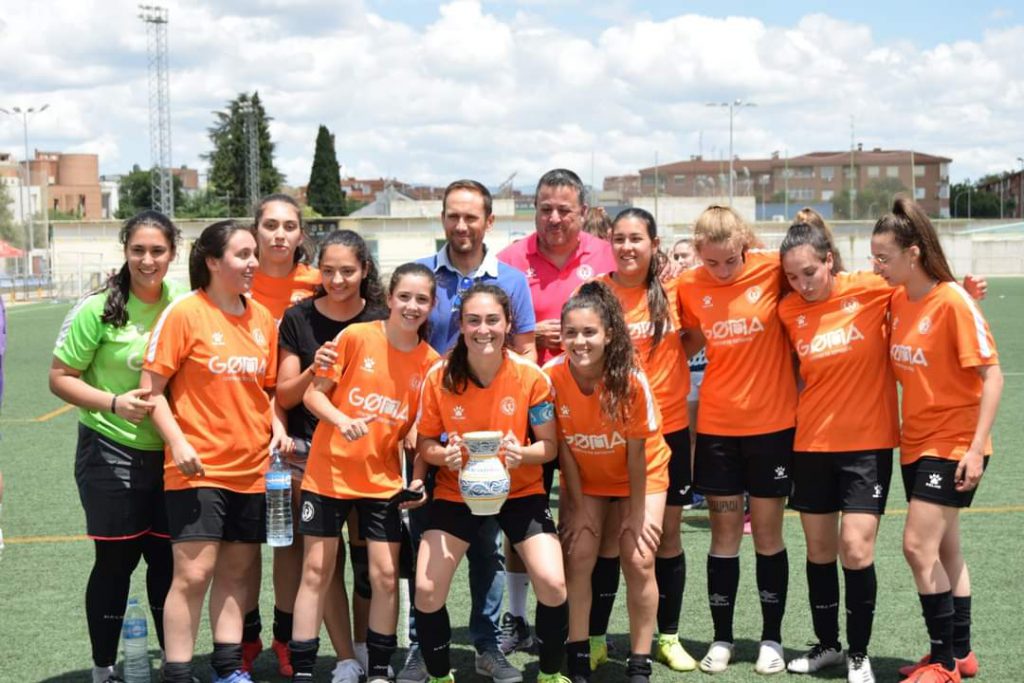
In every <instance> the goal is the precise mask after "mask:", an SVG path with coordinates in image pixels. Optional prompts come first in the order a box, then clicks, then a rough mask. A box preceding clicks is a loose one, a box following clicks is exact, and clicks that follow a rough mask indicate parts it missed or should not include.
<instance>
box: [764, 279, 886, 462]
mask: <svg viewBox="0 0 1024 683" xmlns="http://www.w3.org/2000/svg"><path fill="white" fill-rule="evenodd" d="M892 292H893V289H892V287H890V286H889V285H887V284H886V283H885V280H883V279H882V278H881V277H879V276H878V275H875V274H874V273H870V272H857V273H839V274H838V275H836V276H835V279H834V281H833V286H832V293H831V294H830V295H829V297H828V299H826V300H824V301H815V302H807V301H804V299H803V297H801V296H800V295H799V294H797V293H796V292H790V293H789V294H788V295H787V296H786V297H785V298H783V300H782V302H781V303H780V304H779V318H780V319H781V320H782V324H783V326H784V327H785V328H786V332H787V333H788V334H789V341H790V343H791V344H792V346H793V348H794V349H795V350H796V353H797V357H798V359H799V361H800V377H801V379H803V382H804V387H803V389H802V390H801V391H800V395H799V397H798V399H797V408H796V441H795V444H794V447H795V449H796V450H798V451H829V452H839V451H867V450H875V449H882V448H895V447H896V446H898V445H899V408H898V404H897V399H896V379H895V377H894V376H893V374H892V369H891V368H890V367H889V364H888V363H886V362H885V357H886V355H887V354H888V352H889V325H888V314H889V299H890V297H891V296H892Z"/></svg>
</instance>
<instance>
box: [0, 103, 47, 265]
mask: <svg viewBox="0 0 1024 683" xmlns="http://www.w3.org/2000/svg"><path fill="white" fill-rule="evenodd" d="M49 106H50V105H49V104H44V105H43V106H41V107H25V108H22V107H11V108H10V110H7V109H2V108H0V112H3V113H4V114H7V115H9V116H20V117H21V130H22V132H23V134H24V141H25V161H24V163H23V168H24V171H25V176H24V179H23V180H22V182H21V188H22V191H24V193H25V194H24V198H23V199H22V200H21V201H20V202H19V204H21V223H22V225H24V226H27V227H28V247H27V248H26V249H25V274H26V275H31V274H32V250H33V249H35V246H36V228H35V221H34V220H33V216H32V161H31V159H30V158H29V155H28V116H29V114H41V113H43V112H44V111H46V110H47V109H48V108H49ZM48 182H49V179H48V178H46V177H44V178H43V182H42V183H41V184H40V185H41V186H43V185H45V184H46V183H48ZM40 192H41V190H40ZM41 208H42V210H43V211H47V210H48V207H46V206H42V207H41ZM44 215H45V214H44Z"/></svg>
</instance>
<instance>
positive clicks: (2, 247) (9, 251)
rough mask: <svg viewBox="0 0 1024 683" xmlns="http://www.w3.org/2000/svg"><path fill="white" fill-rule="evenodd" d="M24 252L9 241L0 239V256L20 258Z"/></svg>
mask: <svg viewBox="0 0 1024 683" xmlns="http://www.w3.org/2000/svg"><path fill="white" fill-rule="evenodd" d="M24 255H25V252H24V251H22V250H21V249H18V248H17V247H14V246H11V244H10V243H8V242H4V241H3V240H0V258H21V257H22V256H24Z"/></svg>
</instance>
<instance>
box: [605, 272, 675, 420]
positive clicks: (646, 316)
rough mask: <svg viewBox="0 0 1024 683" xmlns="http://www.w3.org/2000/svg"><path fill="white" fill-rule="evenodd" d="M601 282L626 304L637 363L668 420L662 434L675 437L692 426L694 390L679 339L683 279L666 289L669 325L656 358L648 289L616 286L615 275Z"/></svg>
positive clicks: (658, 347) (669, 284) (657, 350)
mask: <svg viewBox="0 0 1024 683" xmlns="http://www.w3.org/2000/svg"><path fill="white" fill-rule="evenodd" d="M597 279H598V280H600V281H601V282H603V283H604V284H606V285H608V288H609V289H611V291H612V293H613V294H614V295H615V298H616V299H618V300H619V303H620V304H622V311H623V313H625V315H626V326H627V327H628V328H629V336H630V337H631V338H632V339H633V346H634V348H635V349H636V355H637V360H639V361H640V367H641V368H643V371H644V374H646V375H647V379H648V381H649V382H650V386H651V391H653V392H654V398H655V399H656V400H657V402H658V408H660V409H661V415H662V418H663V420H664V424H663V425H662V431H663V432H664V433H665V434H671V433H672V432H678V431H679V430H680V429H685V428H686V427H688V426H690V416H689V412H688V410H687V405H686V397H687V394H688V392H689V388H688V387H689V386H690V366H689V365H688V364H687V362H686V351H685V350H684V349H683V340H682V338H681V337H680V336H679V318H680V305H679V279H678V278H676V279H674V280H672V281H671V282H669V283H667V284H665V285H664V287H665V297H666V299H667V300H668V321H667V323H668V324H667V325H666V327H665V333H664V335H663V336H662V338H661V342H660V343H659V344H658V346H657V347H656V348H655V349H654V355H653V356H652V355H651V344H652V341H653V337H654V325H653V324H652V323H651V315H650V313H649V311H648V308H647V289H646V288H645V287H643V286H640V287H623V286H622V285H620V284H618V283H616V282H615V280H614V279H613V278H612V276H611V275H602V276H601V277H599V278H597ZM684 388H685V391H684Z"/></svg>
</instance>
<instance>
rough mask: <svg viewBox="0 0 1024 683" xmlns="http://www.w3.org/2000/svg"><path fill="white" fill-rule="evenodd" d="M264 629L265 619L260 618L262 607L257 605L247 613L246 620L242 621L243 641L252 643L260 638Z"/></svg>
mask: <svg viewBox="0 0 1024 683" xmlns="http://www.w3.org/2000/svg"><path fill="white" fill-rule="evenodd" d="M262 631H263V621H261V620H260V607H259V605H257V606H256V607H255V608H254V609H253V610H252V611H251V612H248V613H246V615H245V621H243V622H242V642H243V643H251V642H253V641H255V640H259V639H260V633H261V632H262Z"/></svg>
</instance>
